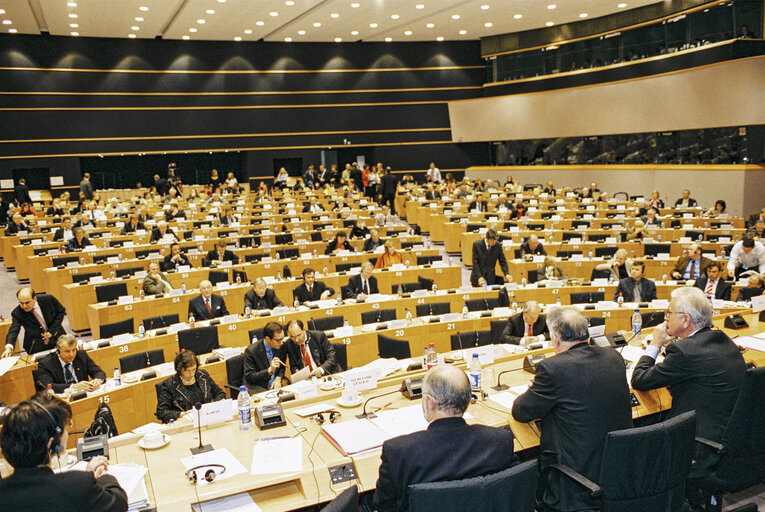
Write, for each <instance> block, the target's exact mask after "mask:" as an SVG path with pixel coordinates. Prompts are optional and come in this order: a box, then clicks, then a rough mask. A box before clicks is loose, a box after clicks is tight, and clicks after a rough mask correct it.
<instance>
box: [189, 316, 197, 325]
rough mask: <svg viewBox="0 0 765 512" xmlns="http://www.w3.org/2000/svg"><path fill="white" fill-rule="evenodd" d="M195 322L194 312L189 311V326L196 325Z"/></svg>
mask: <svg viewBox="0 0 765 512" xmlns="http://www.w3.org/2000/svg"><path fill="white" fill-rule="evenodd" d="M195 322H196V319H195V318H194V313H189V327H194V323H195Z"/></svg>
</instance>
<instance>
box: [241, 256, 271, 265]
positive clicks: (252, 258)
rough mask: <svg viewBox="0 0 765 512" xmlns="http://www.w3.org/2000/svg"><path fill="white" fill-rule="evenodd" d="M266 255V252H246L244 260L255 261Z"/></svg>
mask: <svg viewBox="0 0 765 512" xmlns="http://www.w3.org/2000/svg"><path fill="white" fill-rule="evenodd" d="M266 256H268V255H267V254H246V255H245V256H244V261H245V262H247V263H257V262H259V261H260V260H262V259H263V258H265V257H266Z"/></svg>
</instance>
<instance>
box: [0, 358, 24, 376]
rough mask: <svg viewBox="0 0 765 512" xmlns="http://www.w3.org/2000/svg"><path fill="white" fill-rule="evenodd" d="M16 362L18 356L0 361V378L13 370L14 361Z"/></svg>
mask: <svg viewBox="0 0 765 512" xmlns="http://www.w3.org/2000/svg"><path fill="white" fill-rule="evenodd" d="M18 360H19V356H10V357H6V358H5V359H0V376H3V375H5V374H6V373H7V372H8V370H10V369H11V368H13V365H14V364H16V361H18Z"/></svg>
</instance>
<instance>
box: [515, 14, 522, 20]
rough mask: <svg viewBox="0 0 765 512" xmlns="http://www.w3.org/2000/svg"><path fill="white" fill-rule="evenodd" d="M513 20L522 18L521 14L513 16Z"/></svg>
mask: <svg viewBox="0 0 765 512" xmlns="http://www.w3.org/2000/svg"><path fill="white" fill-rule="evenodd" d="M513 18H515V19H516V20H519V19H521V18H523V14H516V15H514V16H513Z"/></svg>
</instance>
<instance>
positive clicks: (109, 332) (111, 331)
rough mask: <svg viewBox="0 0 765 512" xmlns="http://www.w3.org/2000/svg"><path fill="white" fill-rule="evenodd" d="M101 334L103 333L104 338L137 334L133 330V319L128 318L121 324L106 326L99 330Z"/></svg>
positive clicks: (120, 322) (115, 323)
mask: <svg viewBox="0 0 765 512" xmlns="http://www.w3.org/2000/svg"><path fill="white" fill-rule="evenodd" d="M99 332H100V333H101V337H102V338H111V337H112V336H117V335H118V334H130V333H133V332H135V330H134V329H133V319H132V318H128V319H125V320H121V321H119V322H114V323H111V324H104V325H102V326H101V328H100V329H99Z"/></svg>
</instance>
